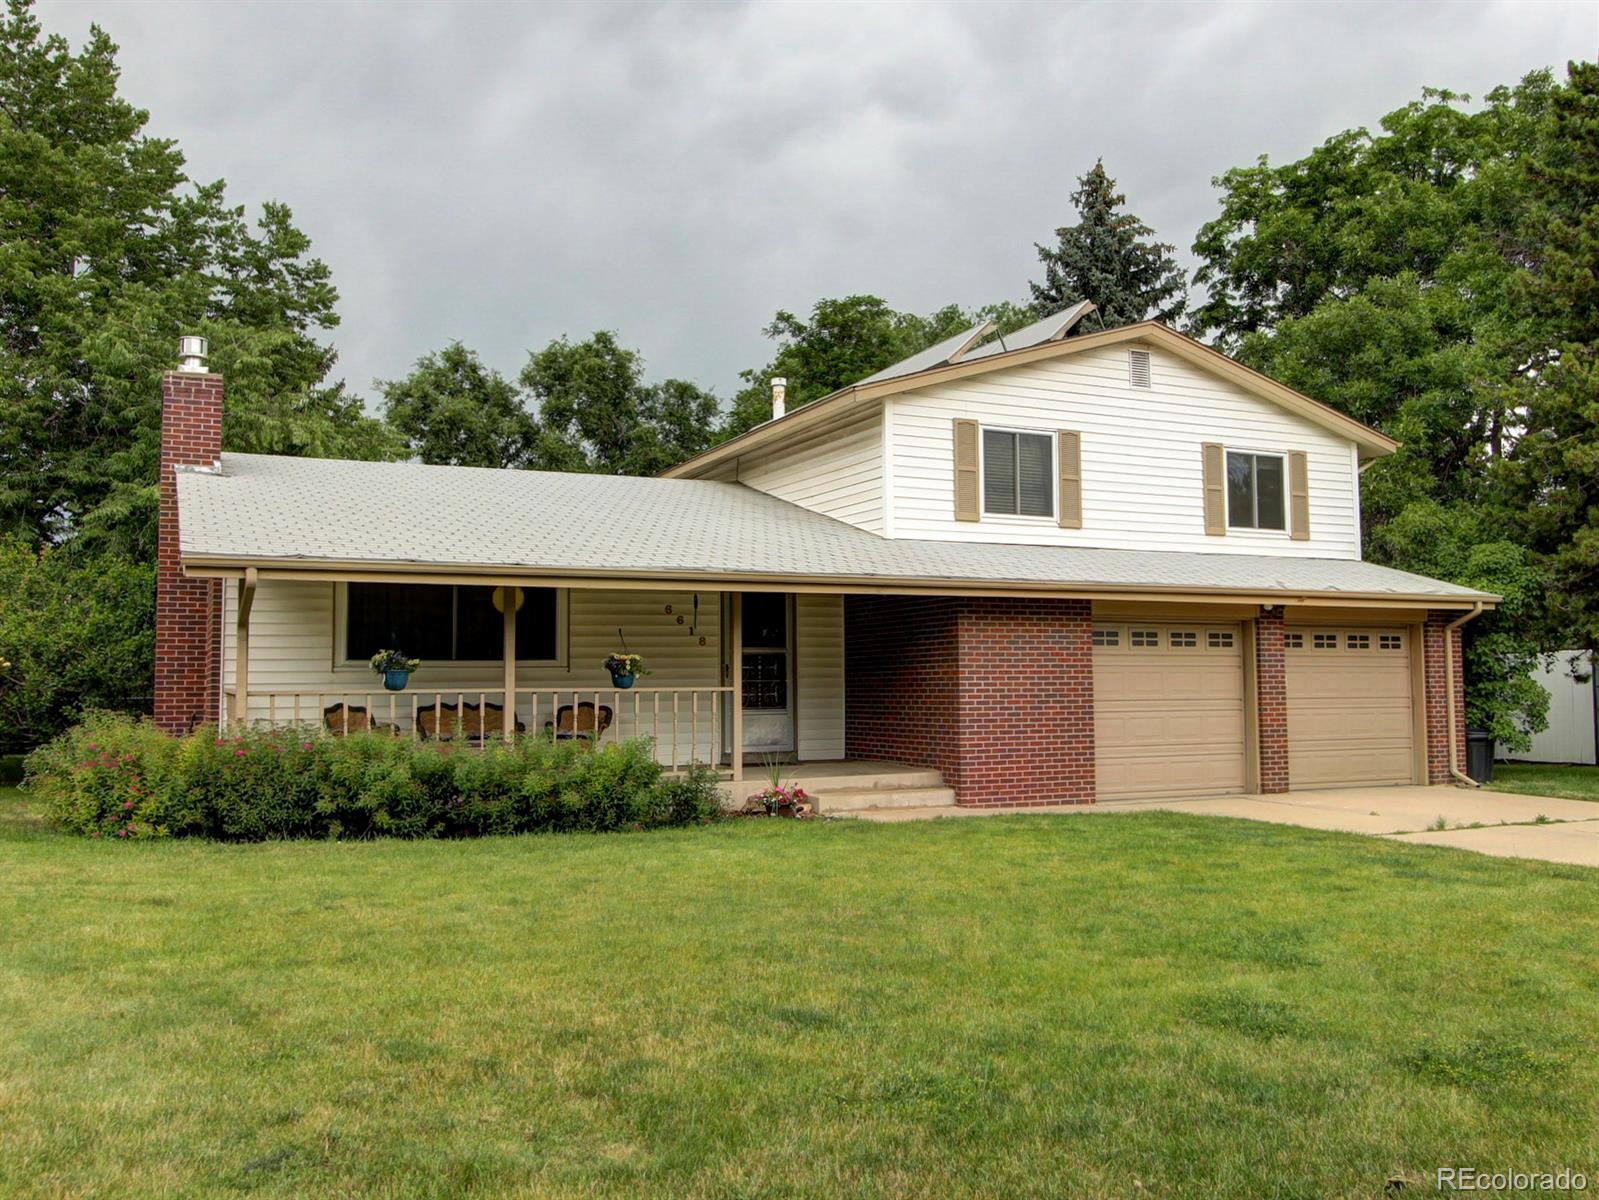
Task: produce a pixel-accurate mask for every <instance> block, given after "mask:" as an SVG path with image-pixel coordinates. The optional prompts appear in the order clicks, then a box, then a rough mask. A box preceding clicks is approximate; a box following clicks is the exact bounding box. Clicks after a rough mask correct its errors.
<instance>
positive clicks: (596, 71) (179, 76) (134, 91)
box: [40, 0, 1599, 398]
mask: <svg viewBox="0 0 1599 1200" xmlns="http://www.w3.org/2000/svg"><path fill="white" fill-rule="evenodd" d="M40 16H41V19H42V20H43V21H44V23H45V26H46V28H47V29H50V30H52V31H57V32H61V33H64V34H66V35H67V36H69V37H70V38H71V39H72V41H73V43H74V44H75V45H76V44H79V43H81V41H82V38H83V36H84V34H85V33H86V31H87V29H88V26H89V24H90V23H91V22H93V21H98V22H99V23H100V24H101V25H102V26H104V27H105V28H106V29H107V30H108V32H109V33H110V34H111V36H112V37H113V39H114V40H115V41H117V42H118V43H119V44H120V45H121V47H122V51H121V63H122V68H123V93H124V95H125V96H127V97H128V98H129V99H130V100H132V101H133V102H134V103H136V104H138V105H140V106H141V107H144V108H147V109H148V110H149V111H150V124H149V129H150V131H151V132H152V133H155V134H158V135H161V136H167V137H173V138H176V139H177V140H178V142H179V144H180V145H181V146H182V148H183V150H184V152H185V153H186V154H187V156H188V160H189V169H190V172H191V174H192V175H193V176H194V177H196V178H201V179H214V178H217V177H221V178H224V179H226V180H227V181H228V185H229V191H230V195H231V196H232V198H233V200H234V201H235V202H243V203H248V204H258V203H259V202H260V201H262V200H265V199H277V200H282V201H285V202H287V203H288V204H289V205H290V206H291V207H292V208H293V210H294V213H295V216H296V219H297V221H298V223H299V225H300V226H301V228H303V229H304V230H305V231H306V232H307V233H308V234H309V235H310V237H311V239H312V241H313V243H314V245H315V248H316V253H317V254H318V255H319V256H320V257H321V258H323V259H324V260H325V261H326V262H327V263H328V264H329V265H330V266H331V267H332V270H333V277H334V280H335V282H336V284H337V285H338V288H339V291H340V293H341V295H342V301H341V303H340V306H339V307H340V312H341V314H342V316H343V324H342V325H341V326H340V327H339V329H337V330H336V331H335V332H334V342H335V344H336V345H337V347H338V349H339V353H340V356H341V363H340V368H339V369H340V372H341V373H342V374H343V375H344V376H345V377H346V378H348V379H349V381H350V383H351V385H352V386H353V387H354V388H355V389H356V390H358V391H360V392H362V393H363V394H366V395H368V396H370V395H371V394H372V382H371V381H372V379H373V378H374V377H382V378H389V377H394V376H396V375H401V374H404V373H405V372H406V371H408V370H409V368H410V366H411V364H412V362H413V361H414V360H415V359H416V358H417V357H418V356H419V355H421V354H424V353H426V352H428V351H429V350H433V349H436V348H439V347H441V346H443V345H444V344H446V343H447V342H449V341H451V340H455V339H459V340H461V341H463V342H465V343H466V344H467V345H469V346H471V347H473V348H474V349H476V350H478V351H479V352H481V353H482V354H483V356H484V357H485V358H486V359H487V360H488V361H489V362H490V363H492V364H493V365H495V366H497V367H499V368H500V369H501V370H503V371H505V372H506V373H508V374H513V375H514V373H515V372H516V371H517V370H518V369H520V367H521V364H522V362H523V361H524V359H525V357H526V353H527V351H528V350H529V349H532V348H538V347H541V346H543V345H544V344H545V343H546V342H547V341H548V340H549V339H550V338H552V337H555V336H558V335H560V334H562V333H567V334H571V335H573V336H574V337H581V336H584V335H586V334H587V333H589V332H590V331H592V330H594V329H599V328H608V329H614V330H616V331H617V332H618V333H619V334H620V335H621V337H622V339H623V341H624V343H625V344H628V345H632V346H634V347H637V348H638V349H639V350H641V351H642V352H643V354H644V355H645V358H646V359H647V362H648V371H649V374H650V376H651V378H662V377H665V376H669V375H676V376H680V377H684V378H688V379H692V380H695V381H696V382H698V383H701V384H702V385H706V386H710V387H714V388H715V389H716V390H717V392H718V393H719V394H720V395H722V396H723V397H724V398H725V397H727V396H728V395H730V394H731V392H732V391H733V390H734V387H735V383H736V375H737V372H738V371H739V370H740V369H741V368H743V367H748V366H755V365H759V364H760V363H763V362H764V361H766V359H767V357H768V355H769V347H768V345H767V344H766V343H765V342H764V340H763V339H762V337H761V335H760V330H761V328H762V326H763V325H765V324H766V323H767V321H768V320H769V319H770V318H771V315H772V313H773V312H774V311H775V310H776V309H778V308H789V309H793V310H795V311H800V312H803V311H806V310H808V309H809V307H810V306H811V304H812V303H813V302H814V301H815V300H816V299H818V298H819V297H823V296H842V295H847V294H850V293H852V292H873V293H876V294H877V295H880V296H883V297H884V298H886V299H887V300H888V301H889V302H890V303H891V304H893V305H894V306H895V307H898V308H905V309H912V310H916V311H930V310H932V309H933V308H936V307H938V306H940V305H942V304H945V303H949V302H951V301H954V302H959V303H962V304H965V305H970V306H975V305H978V304H982V303H986V302H988V301H992V300H998V299H1006V298H1012V299H1021V298H1024V297H1025V295H1026V291H1027V281H1028V280H1029V279H1030V278H1032V277H1033V276H1034V274H1035V267H1036V258H1035V254H1034V250H1033V243H1034V242H1035V241H1041V240H1047V239H1049V238H1050V236H1051V230H1053V229H1054V228H1055V227H1056V226H1058V225H1061V224H1064V223H1067V222H1069V221H1071V220H1072V219H1074V218H1073V215H1072V210H1071V206H1070V200H1069V198H1068V197H1069V194H1070V192H1071V190H1072V187H1073V185H1074V181H1075V179H1076V177H1077V176H1078V175H1080V174H1082V173H1083V171H1084V170H1085V169H1086V168H1087V167H1088V166H1089V165H1091V164H1092V163H1093V161H1094V159H1095V158H1096V157H1099V156H1103V157H1104V159H1105V164H1106V167H1107V168H1108V169H1109V171H1110V172H1111V174H1112V175H1113V176H1114V177H1115V178H1116V179H1117V180H1118V182H1119V183H1120V185H1121V189H1122V190H1123V191H1124V192H1126V194H1127V196H1128V200H1129V207H1130V208H1131V209H1132V210H1133V211H1134V212H1136V213H1138V214H1139V215H1140V216H1141V217H1143V218H1144V219H1145V220H1146V221H1148V222H1149V223H1150V224H1151V225H1153V226H1154V227H1155V229H1156V230H1157V231H1158V233H1159V234H1160V235H1161V236H1162V238H1163V239H1164V240H1166V241H1170V242H1175V243H1176V244H1177V245H1178V246H1179V247H1180V248H1181V249H1182V250H1183V251H1184V258H1185V261H1188V260H1189V257H1190V256H1188V254H1187V247H1188V246H1189V245H1190V244H1191V243H1192V241H1193V236H1194V232H1195V230H1196V229H1197V228H1198V227H1199V225H1200V223H1201V222H1203V221H1205V220H1207V219H1209V217H1210V216H1212V215H1213V213H1214V211H1215V204H1216V201H1215V192H1214V190H1213V189H1212V187H1211V186H1210V180H1211V178H1212V177H1213V176H1215V175H1217V174H1219V173H1221V172H1222V171H1225V170H1226V169H1228V168H1229V167H1232V166H1236V165H1240V164H1245V163H1248V162H1251V161H1253V160H1254V159H1255V157H1256V156H1257V155H1260V154H1268V155H1270V156H1271V157H1272V158H1273V159H1274V160H1284V159H1292V158H1296V157H1299V156H1300V155H1302V154H1303V153H1305V152H1306V151H1307V150H1309V149H1310V148H1311V147H1312V146H1314V145H1315V144H1317V143H1318V142H1320V141H1321V140H1323V139H1324V138H1326V137H1328V136H1330V135H1332V134H1334V133H1336V132H1338V131H1340V130H1343V129H1347V128H1349V127H1351V126H1355V125H1361V124H1371V125H1374V124H1375V122H1376V121H1377V119H1378V118H1379V117H1380V116H1381V115H1382V114H1383V113H1385V112H1387V111H1389V110H1391V109H1393V108H1395V107H1397V106H1399V105H1401V104H1403V103H1405V102H1407V101H1408V100H1410V99H1412V98H1414V97H1416V96H1417V95H1418V94H1419V92H1420V89H1421V88H1422V87H1423V86H1426V85H1433V86H1443V87H1449V88H1452V89H1454V90H1456V91H1464V92H1469V93H1471V94H1473V95H1481V94H1482V93H1483V92H1484V91H1486V90H1487V89H1488V88H1490V87H1492V86H1494V85H1495V84H1499V83H1509V82H1513V81H1514V80H1516V79H1517V78H1519V77H1520V76H1521V75H1522V74H1524V73H1525V72H1526V71H1528V70H1531V69H1534V68H1536V67H1540V66H1549V65H1559V66H1563V64H1564V63H1565V62H1566V60H1567V59H1570V58H1592V57H1594V55H1595V53H1596V46H1599V3H1594V2H1593V0H1586V2H1582V3H1576V2H1573V3H1539V2H1536V0H1504V2H1501V3H1481V4H1475V3H1474V4H1466V3H1460V4H1442V3H1409V4H1406V3H1377V4H1364V3H1341V4H1333V3H1327V4H1295V3H1286V2H1284V3H1267V4H1253V3H1237V4H1228V3H1148V4H1134V3H1125V4H1070V3H1057V4H1045V3H1031V4H1028V3H1023V4H1006V3H1000V2H998V0H979V2H976V3H970V4H895V3H876V4H868V3H855V4H843V3H838V4H833V3H824V2H821V0H805V2H802V3H797V4H742V5H733V4H707V5H695V4H643V3H637V4H602V3H588V4H580V5H571V6H565V5H556V4H540V3H504V4H497V3H476V4H464V3H460V4H451V5H446V4H442V3H344V4H313V3H288V2H282V3H251V2H242V0H231V2H228V3H183V2H177V0H133V2H123V3H116V2H113V0H42V4H41V7H40Z"/></svg>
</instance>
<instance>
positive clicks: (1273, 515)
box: [1227, 450, 1288, 531]
mask: <svg viewBox="0 0 1599 1200" xmlns="http://www.w3.org/2000/svg"><path fill="white" fill-rule="evenodd" d="M1285 478H1286V468H1285V467H1284V465H1283V456H1282V455H1281V454H1253V453H1249V452H1247V451H1242V450H1229V451H1228V452H1227V524H1228V526H1229V527H1230V528H1232V529H1271V530H1278V531H1282V530H1286V529H1287V528H1288V519H1287V511H1288V510H1287V505H1286V496H1287V488H1286V486H1285V484H1284V479H1285Z"/></svg>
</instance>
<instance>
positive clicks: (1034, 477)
mask: <svg viewBox="0 0 1599 1200" xmlns="http://www.w3.org/2000/svg"><path fill="white" fill-rule="evenodd" d="M1054 460H1055V439H1054V438H1053V437H1051V436H1050V435H1049V434H1047V433H1013V432H1010V431H1008V430H1003V429H985V430H983V511H984V512H985V513H990V514H994V515H997V516H1010V517H1051V516H1054V515H1055V461H1054Z"/></svg>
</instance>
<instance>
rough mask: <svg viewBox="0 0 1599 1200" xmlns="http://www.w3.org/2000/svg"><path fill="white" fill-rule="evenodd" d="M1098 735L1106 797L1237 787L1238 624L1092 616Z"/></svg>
mask: <svg viewBox="0 0 1599 1200" xmlns="http://www.w3.org/2000/svg"><path fill="white" fill-rule="evenodd" d="M1094 736H1095V738H1096V739H1097V742H1096V760H1095V761H1096V769H1097V773H1098V777H1099V789H1098V790H1099V795H1100V797H1101V798H1102V799H1106V800H1113V799H1131V798H1135V797H1140V796H1202V795H1215V794H1218V793H1223V792H1241V791H1243V790H1244V657H1243V632H1242V630H1241V629H1240V628H1239V627H1238V626H1237V625H1229V624H1222V625H1189V624H1171V623H1167V622H1160V621H1148V622H1144V621H1126V622H1114V623H1105V624H1102V623H1099V622H1095V624H1094Z"/></svg>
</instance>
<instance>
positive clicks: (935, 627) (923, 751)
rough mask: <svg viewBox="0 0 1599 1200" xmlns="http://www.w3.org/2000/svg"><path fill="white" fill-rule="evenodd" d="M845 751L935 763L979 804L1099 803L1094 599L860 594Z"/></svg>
mask: <svg viewBox="0 0 1599 1200" xmlns="http://www.w3.org/2000/svg"><path fill="white" fill-rule="evenodd" d="M844 647H845V671H844V678H845V704H844V712H845V752H846V753H847V754H848V755H849V756H850V757H852V758H887V759H893V760H895V761H898V762H906V763H912V764H915V765H917V766H927V767H935V768H937V769H938V770H939V771H941V772H943V775H944V780H945V782H946V783H948V784H949V785H950V786H951V787H952V788H954V789H955V794H956V800H957V801H958V802H959V803H961V804H969V805H999V804H1006V805H1010V804H1020V805H1044V804H1074V803H1089V802H1092V800H1093V799H1094V786H1095V781H1094V668H1093V647H1092V620H1091V615H1090V608H1089V604H1088V602H1087V601H1085V600H1007V599H1000V598H994V599H985V598H953V597H950V598H943V597H941V598H932V599H923V598H920V597H900V596H851V597H848V598H846V600H845V605H844Z"/></svg>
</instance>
